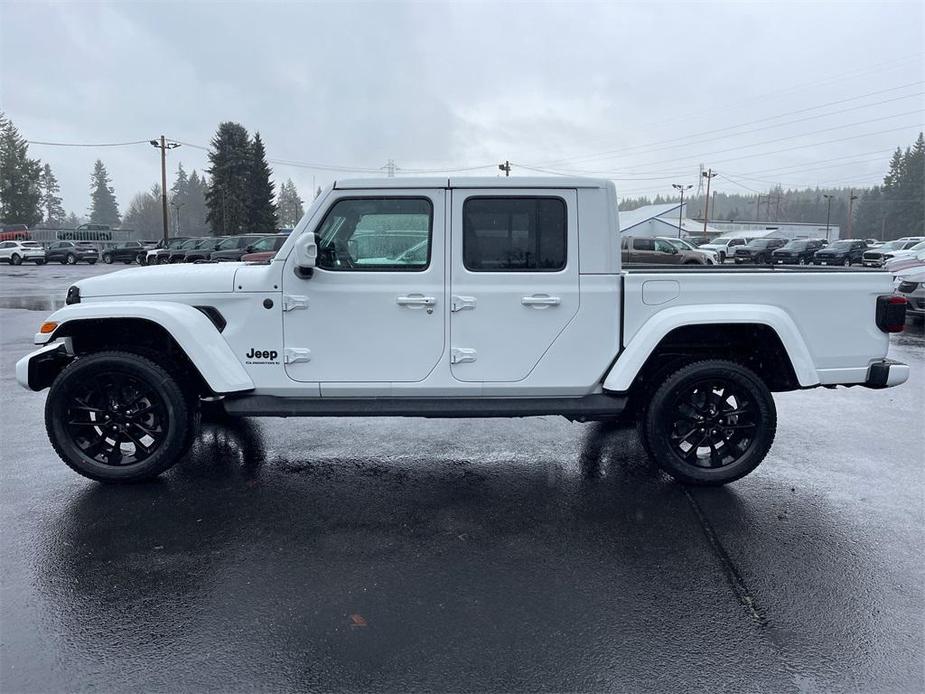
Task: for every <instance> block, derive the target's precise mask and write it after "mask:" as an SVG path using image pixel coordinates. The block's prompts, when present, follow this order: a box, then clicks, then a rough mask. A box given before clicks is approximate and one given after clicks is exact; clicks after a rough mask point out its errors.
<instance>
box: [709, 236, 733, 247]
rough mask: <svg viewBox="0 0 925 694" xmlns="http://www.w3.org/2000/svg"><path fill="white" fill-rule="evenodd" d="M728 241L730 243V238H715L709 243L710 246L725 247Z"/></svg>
mask: <svg viewBox="0 0 925 694" xmlns="http://www.w3.org/2000/svg"><path fill="white" fill-rule="evenodd" d="M730 241H732V237H731V236H717V237H716V238H715V239H713V240H712V241H710V244H716V245H719V246H725V245H726V244H727V243H729V242H730ZM703 245H704V246H706V245H708V244H703Z"/></svg>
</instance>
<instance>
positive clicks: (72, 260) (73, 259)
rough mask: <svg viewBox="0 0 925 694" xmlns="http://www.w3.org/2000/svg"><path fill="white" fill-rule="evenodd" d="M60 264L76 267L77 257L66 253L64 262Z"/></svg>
mask: <svg viewBox="0 0 925 694" xmlns="http://www.w3.org/2000/svg"><path fill="white" fill-rule="evenodd" d="M61 262H63V263H67V264H68V265H77V256H76V255H74V254H73V253H68V254H67V256H66V257H65V258H64V260H63V261H61Z"/></svg>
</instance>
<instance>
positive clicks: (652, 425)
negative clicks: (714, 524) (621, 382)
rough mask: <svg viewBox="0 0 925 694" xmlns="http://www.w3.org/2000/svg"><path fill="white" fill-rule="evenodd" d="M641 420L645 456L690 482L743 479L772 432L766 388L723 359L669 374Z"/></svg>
mask: <svg viewBox="0 0 925 694" xmlns="http://www.w3.org/2000/svg"><path fill="white" fill-rule="evenodd" d="M642 419H643V421H642V422H641V426H642V427H643V435H642V436H641V437H640V438H641V440H642V442H643V446H644V447H645V448H646V451H647V452H648V453H649V455H650V456H651V457H652V458H653V460H654V461H655V462H656V463H658V465H659V467H661V469H662V470H664V471H665V472H666V473H668V474H669V475H671V476H672V477H674V478H675V479H676V480H678V481H679V482H683V483H686V484H693V485H706V486H718V485H722V484H728V483H729V482H733V481H735V480H737V479H739V478H741V477H744V476H745V475H747V474H748V473H750V472H751V471H752V470H754V469H755V468H756V467H758V464H759V463H761V461H762V460H764V457H765V456H766V455H767V453H768V451H769V450H770V449H771V444H772V443H773V442H774V435H775V433H776V430H777V410H776V408H775V406H774V398H773V397H772V396H771V392H770V391H769V390H768V387H767V386H766V385H765V384H764V382H763V381H762V380H761V379H760V378H758V376H757V375H756V374H755V373H754V372H753V371H751V370H750V369H747V368H745V367H744V366H741V365H739V364H736V363H735V362H731V361H726V360H724V359H708V360H704V361H698V362H693V363H691V364H687V365H686V366H683V367H681V368H679V369H677V370H676V371H674V372H672V373H671V375H670V376H668V377H667V378H666V379H665V380H664V381H663V382H662V383H661V385H659V386H658V388H657V389H656V390H655V393H654V394H653V395H652V398H651V400H650V401H649V403H648V406H647V407H646V409H645V412H644V414H643V417H642ZM714 427H715V428H714ZM698 436H699V437H700V438H699V439H695V437H698ZM688 438H690V439H691V440H688ZM685 444H686V445H687V448H686V449H685V448H684V446H685ZM703 449H706V450H705V451H704V450H703Z"/></svg>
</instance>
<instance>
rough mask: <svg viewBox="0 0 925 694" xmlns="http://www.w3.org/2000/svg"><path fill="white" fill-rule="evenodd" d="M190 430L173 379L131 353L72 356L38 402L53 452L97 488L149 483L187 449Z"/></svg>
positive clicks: (183, 399) (185, 407) (186, 407)
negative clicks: (42, 403) (103, 484)
mask: <svg viewBox="0 0 925 694" xmlns="http://www.w3.org/2000/svg"><path fill="white" fill-rule="evenodd" d="M193 424H194V418H193V415H192V413H191V410H190V408H189V404H188V399H187V398H186V397H185V396H184V393H183V391H182V390H181V388H180V386H179V384H178V383H177V381H176V379H175V378H174V377H173V376H172V375H171V374H170V373H169V372H168V371H166V370H165V369H164V368H163V367H162V366H160V365H158V364H156V363H154V362H153V361H151V360H150V359H147V358H145V357H143V356H140V355H137V354H132V353H130V352H99V353H97V354H91V355H88V356H84V357H79V358H77V359H76V360H75V361H73V362H72V363H71V364H70V365H68V366H67V367H66V368H65V369H64V370H63V371H62V372H61V373H60V374H59V375H58V377H57V378H56V379H55V381H54V383H53V384H52V386H51V390H50V391H49V393H48V398H47V400H46V401H45V427H46V430H47V432H48V438H49V439H50V441H51V444H52V446H53V447H54V449H55V451H56V452H57V453H58V455H59V456H61V459H62V460H64V462H65V463H66V464H67V465H68V466H69V467H70V468H72V469H73V470H74V471H75V472H78V473H79V474H81V475H83V476H84V477H89V478H90V479H93V480H98V481H100V482H137V481H141V480H146V479H151V478H153V477H156V476H157V475H159V474H160V473H162V472H164V471H165V470H167V469H168V468H169V467H171V466H172V465H173V464H174V463H176V462H177V460H179V458H180V457H181V456H182V455H183V454H184V453H185V452H186V450H187V449H188V448H189V445H190V443H191V441H192V434H193V429H194V426H193Z"/></svg>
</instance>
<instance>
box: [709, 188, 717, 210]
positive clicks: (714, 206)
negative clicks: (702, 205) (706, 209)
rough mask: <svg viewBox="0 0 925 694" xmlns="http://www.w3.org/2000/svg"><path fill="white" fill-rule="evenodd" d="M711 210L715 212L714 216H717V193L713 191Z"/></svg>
mask: <svg viewBox="0 0 925 694" xmlns="http://www.w3.org/2000/svg"><path fill="white" fill-rule="evenodd" d="M710 209H711V210H713V214H714V215H715V214H716V191H715V190H714V191H713V197H712V199H711V200H710Z"/></svg>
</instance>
